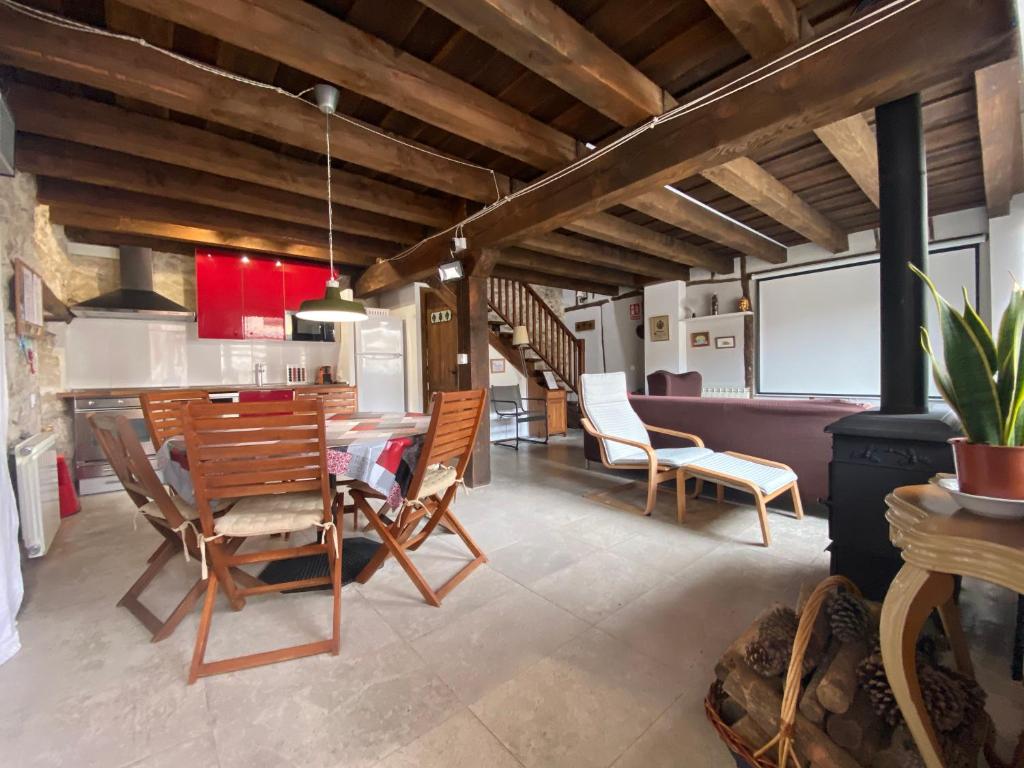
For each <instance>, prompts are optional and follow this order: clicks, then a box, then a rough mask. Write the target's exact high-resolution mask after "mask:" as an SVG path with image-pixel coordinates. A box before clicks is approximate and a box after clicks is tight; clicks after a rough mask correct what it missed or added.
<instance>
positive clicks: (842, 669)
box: [818, 641, 868, 714]
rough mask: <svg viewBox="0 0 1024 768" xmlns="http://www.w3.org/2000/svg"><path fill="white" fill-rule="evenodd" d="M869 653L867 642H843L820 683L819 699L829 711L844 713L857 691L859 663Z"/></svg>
mask: <svg viewBox="0 0 1024 768" xmlns="http://www.w3.org/2000/svg"><path fill="white" fill-rule="evenodd" d="M867 655H868V647H867V643H865V642H863V641H856V642H853V643H843V644H842V645H841V646H840V647H839V651H838V652H837V653H836V655H835V658H833V659H832V663H831V664H829V665H828V669H827V670H826V671H825V674H824V675H822V678H821V682H820V683H819V684H818V701H820V702H821V705H822V706H823V707H824V708H825V709H827V710H828V711H829V712H835V713H836V714H842V713H843V712H845V711H846V710H847V709H849V708H850V704H852V703H853V696H854V694H855V693H856V692H857V665H858V664H860V662H861V661H863V659H864V657H865V656H867Z"/></svg>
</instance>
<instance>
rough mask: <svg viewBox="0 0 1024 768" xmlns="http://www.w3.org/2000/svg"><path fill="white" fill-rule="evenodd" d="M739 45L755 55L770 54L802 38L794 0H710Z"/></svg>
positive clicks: (760, 56)
mask: <svg viewBox="0 0 1024 768" xmlns="http://www.w3.org/2000/svg"><path fill="white" fill-rule="evenodd" d="M707 4H708V5H709V6H711V10H713V11H714V12H715V13H716V14H717V15H718V17H719V18H720V19H721V20H722V22H723V23H724V24H725V26H727V27H728V28H729V31H730V32H732V34H733V36H734V37H735V38H736V39H737V40H739V42H740V45H742V46H743V47H744V48H746V49H747V52H748V53H749V54H750V55H751V56H753V57H754V58H755V59H762V58H769V57H771V56H774V55H776V54H777V53H778V52H779V51H781V50H782V49H783V48H785V47H787V46H789V45H792V44H793V43H795V42H796V41H797V40H799V39H800V14H799V13H798V12H797V9H796V6H795V5H794V4H793V0H707Z"/></svg>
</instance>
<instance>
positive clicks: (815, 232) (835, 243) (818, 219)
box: [702, 157, 849, 253]
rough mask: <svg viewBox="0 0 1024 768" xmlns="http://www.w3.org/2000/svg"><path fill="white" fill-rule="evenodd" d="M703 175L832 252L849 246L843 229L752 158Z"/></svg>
mask: <svg viewBox="0 0 1024 768" xmlns="http://www.w3.org/2000/svg"><path fill="white" fill-rule="evenodd" d="M702 175H703V176H704V178H705V179H707V180H708V181H711V182H713V183H715V184H717V185H718V186H719V187H721V188H722V189H724V190H725V191H726V192H728V193H729V194H730V195H733V196H735V197H738V198H739V199H740V200H744V201H746V202H747V203H749V204H750V205H752V206H753V207H754V208H757V209H758V210H759V211H762V212H763V213H766V214H767V215H769V216H771V217H772V218H773V219H775V220H776V221H777V222H779V223H780V224H784V225H785V226H787V227H789V228H790V229H792V230H793V231H794V232H798V233H800V234H801V235H803V236H804V237H806V238H807V239H808V240H810V241H811V242H812V243H816V244H817V245H820V246H821V247H822V248H824V249H826V250H828V251H832V252H833V253H839V252H841V251H845V250H846V249H847V248H848V247H849V242H848V240H847V237H846V233H845V232H844V231H843V230H842V229H840V228H839V227H838V226H836V225H835V224H833V223H832V222H831V221H829V219H828V218H826V217H825V216H824V215H823V214H821V213H819V212H818V211H817V210H816V209H815V208H813V207H812V206H810V205H808V204H807V203H806V202H804V201H803V199H802V198H800V197H799V196H798V195H797V194H796V193H795V192H793V191H792V190H791V189H790V188H789V187H787V186H785V185H784V184H782V183H781V182H780V181H779V180H778V179H776V178H775V177H774V176H772V175H771V174H770V173H768V172H767V171H766V170H764V169H763V168H762V167H761V166H759V165H758V164H757V163H755V162H754V161H753V160H751V159H750V158H747V157H740V158H737V159H735V160H730V161H729V162H728V163H724V164H722V165H719V166H716V167H714V168H709V169H707V170H705V171H704V172H703V174H702Z"/></svg>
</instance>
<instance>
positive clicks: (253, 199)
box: [14, 133, 428, 244]
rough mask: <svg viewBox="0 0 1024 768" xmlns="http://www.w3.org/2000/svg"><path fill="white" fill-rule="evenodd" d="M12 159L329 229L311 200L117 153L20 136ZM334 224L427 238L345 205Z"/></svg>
mask: <svg viewBox="0 0 1024 768" xmlns="http://www.w3.org/2000/svg"><path fill="white" fill-rule="evenodd" d="M183 149H184V148H183ZM185 151H187V150H185ZM14 157H15V166H16V167H17V168H18V169H19V170H22V171H28V172H29V173H33V174H36V175H37V176H49V177H51V178H59V179H69V180H71V181H80V182H83V183H86V184H95V185H97V186H100V187H109V188H113V189H120V190H125V191H128V192H141V193H143V194H149V195H158V196H160V197H166V198H170V199H171V200H182V201H185V202H193V203H199V204H201V205H209V206H213V207H216V208H225V209H227V210H230V211H237V212H239V213H249V214H252V215H254V216H263V217H265V218H268V219H279V220H281V221H288V222H292V223H295V224H304V225H307V226H311V227H319V228H321V229H323V230H325V231H326V227H327V210H326V204H325V203H324V202H321V201H318V200H314V199H313V198H311V197H305V196H303V195H296V194H294V193H292V192H282V191H280V190H277V189H272V188H270V187H264V186H261V185H258V184H250V183H249V182H245V181H238V180H236V179H230V178H227V177H225V176H216V175H214V174H211V173H203V172H202V171H193V170H191V169H188V168H182V167H180V166H177V165H169V164H167V163H160V162H156V161H154V160H144V159H142V158H138V157H133V156H131V155H125V154H122V153H120V152H111V151H109V150H106V149H98V148H96V147H88V146H85V145H83V144H75V143H72V142H67V141H61V140H59V139H48V138H44V137H41V136H36V135H34V134H25V133H19V134H18V139H17V142H16V146H15V156H14ZM334 224H335V230H336V231H338V232H347V233H349V234H353V235H362V236H364V237H373V238H377V239H378V240H385V241H390V242H394V243H404V244H408V243H415V242H418V241H419V240H421V239H423V238H424V237H426V235H427V234H428V233H427V230H426V228H424V227H422V226H420V225H418V224H410V223H408V222H405V221H400V220H398V219H394V218H391V217H390V216H382V215H381V214H379V213H369V212H367V211H361V210H359V209H358V208H348V207H345V206H335V209H334Z"/></svg>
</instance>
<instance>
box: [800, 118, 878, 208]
mask: <svg viewBox="0 0 1024 768" xmlns="http://www.w3.org/2000/svg"><path fill="white" fill-rule="evenodd" d="M814 134H815V135H816V136H817V137H818V139H819V140H820V141H821V143H822V144H824V145H825V146H826V147H828V151H829V152H831V153H832V156H833V157H835V159H836V160H838V161H839V164H840V165H841V166H843V168H845V169H846V172H847V173H848V174H850V178H852V179H853V180H854V181H855V182H857V186H858V187H860V188H861V190H862V191H863V192H864V194H865V195H867V198H868V200H870V201H871V202H872V203H874V205H875V207H876V208H877V207H878V145H877V144H876V143H875V132H874V131H873V130H871V126H870V125H868V121H867V120H866V119H865V118H864V116H863V115H852V116H851V117H848V118H846V119H845V120H839V121H837V122H835V123H831V124H829V125H825V126H822V127H821V128H818V129H817V130H815V131H814Z"/></svg>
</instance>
